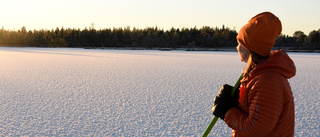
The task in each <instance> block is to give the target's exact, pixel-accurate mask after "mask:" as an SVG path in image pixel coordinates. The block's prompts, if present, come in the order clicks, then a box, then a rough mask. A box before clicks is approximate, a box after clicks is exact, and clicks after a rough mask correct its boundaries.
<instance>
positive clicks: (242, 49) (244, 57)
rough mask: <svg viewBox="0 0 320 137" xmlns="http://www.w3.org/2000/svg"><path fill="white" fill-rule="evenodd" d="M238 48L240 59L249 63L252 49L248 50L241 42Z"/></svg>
mask: <svg viewBox="0 0 320 137" xmlns="http://www.w3.org/2000/svg"><path fill="white" fill-rule="evenodd" d="M237 50H238V53H239V57H240V60H241V61H242V62H245V63H247V61H248V58H249V55H250V51H249V50H247V49H246V48H245V47H243V46H242V45H241V44H238V46H237Z"/></svg>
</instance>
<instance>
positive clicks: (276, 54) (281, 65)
mask: <svg viewBox="0 0 320 137" xmlns="http://www.w3.org/2000/svg"><path fill="white" fill-rule="evenodd" d="M267 71H268V72H270V71H271V72H278V73H280V74H282V75H283V76H284V77H286V78H287V79H290V78H292V77H293V76H295V75H296V66H295V65H294V62H293V61H292V60H291V58H290V57H289V56H288V54H287V53H286V51H284V50H283V49H280V50H276V51H272V52H271V53H270V56H269V58H268V59H267V60H266V61H265V62H263V63H262V64H260V65H258V66H257V67H256V68H254V69H253V70H252V71H251V74H250V75H249V77H255V76H256V75H259V74H261V73H263V72H267Z"/></svg>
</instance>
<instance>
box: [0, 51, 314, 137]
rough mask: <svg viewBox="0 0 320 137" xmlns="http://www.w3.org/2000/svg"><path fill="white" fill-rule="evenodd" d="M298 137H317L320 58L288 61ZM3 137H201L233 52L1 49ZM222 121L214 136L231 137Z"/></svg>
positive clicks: (234, 73)
mask: <svg viewBox="0 0 320 137" xmlns="http://www.w3.org/2000/svg"><path fill="white" fill-rule="evenodd" d="M289 55H290V57H292V59H293V60H294V62H295V63H296V67H297V75H296V76H295V77H294V78H292V79H290V81H289V82H290V83H291V86H292V90H293V93H294V97H295V109H296V126H295V136H297V137H300V136H301V137H306V136H320V127H319V119H320V117H319V113H320V110H319V108H320V104H319V101H318V100H319V97H320V95H319V92H320V90H319V89H320V86H319V78H320V74H319V72H320V63H319V62H320V54H315V53H313V54H312V53H290V54H289ZM0 64H1V65H0V76H1V77H0V110H1V111H0V136H201V135H202V133H203V132H204V131H205V129H206V128H207V126H208V125H209V123H210V121H211V120H212V118H213V115H212V114H211V107H212V104H213V98H214V96H215V95H216V94H217V93H218V90H219V89H220V86H222V85H223V84H225V83H227V84H231V85H233V84H234V83H235V81H236V80H237V78H238V76H239V74H240V73H241V69H242V68H243V67H244V66H245V64H244V63H241V62H240V61H239V58H238V53H236V52H185V51H148V50H141V51H134V50H128V51H126V50H84V49H64V48H3V47H2V48H0ZM230 134H231V129H230V128H229V127H228V126H227V125H226V124H225V123H224V122H223V121H222V120H218V122H217V123H216V125H215V126H214V127H213V130H212V131H211V132H210V134H209V136H218V137H219V136H230Z"/></svg>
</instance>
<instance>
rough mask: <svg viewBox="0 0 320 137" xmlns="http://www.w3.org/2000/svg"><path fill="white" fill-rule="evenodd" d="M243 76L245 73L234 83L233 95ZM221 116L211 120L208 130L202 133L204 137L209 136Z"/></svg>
mask: <svg viewBox="0 0 320 137" xmlns="http://www.w3.org/2000/svg"><path fill="white" fill-rule="evenodd" d="M242 78H243V73H242V74H241V75H240V77H239V78H238V80H237V82H236V84H234V86H233V88H232V91H231V96H233V95H234V93H235V91H236V89H237V87H238V86H239V85H240V80H241V79H242ZM218 119H219V118H218V117H216V116H215V117H214V118H213V119H212V121H211V123H210V124H209V126H208V127H207V129H206V131H205V132H204V133H203V134H202V137H207V136H208V135H209V133H210V131H211V129H212V128H213V126H214V125H215V124H216V122H217V120H218Z"/></svg>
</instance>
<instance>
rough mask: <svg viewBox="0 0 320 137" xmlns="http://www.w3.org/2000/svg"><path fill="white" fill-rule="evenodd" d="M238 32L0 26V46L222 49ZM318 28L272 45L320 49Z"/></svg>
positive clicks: (231, 44) (232, 44) (231, 43)
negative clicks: (14, 28)
mask: <svg viewBox="0 0 320 137" xmlns="http://www.w3.org/2000/svg"><path fill="white" fill-rule="evenodd" d="M236 36H237V32H236V31H235V30H231V29H229V28H228V27H225V26H222V27H221V28H218V27H215V28H213V27H208V26H204V27H202V28H196V27H194V28H182V29H179V28H178V29H176V28H171V29H170V30H163V29H159V28H158V27H148V28H145V29H137V28H133V29H131V28H130V27H129V26H128V27H124V28H113V29H99V30H96V29H95V28H94V27H93V26H92V27H89V29H88V28H85V29H83V30H80V29H70V28H67V29H64V28H63V27H62V28H58V27H57V28H56V29H52V30H44V29H42V30H33V31H31V30H29V31H27V29H26V27H22V28H21V29H19V30H17V31H16V30H14V31H12V30H6V29H4V28H3V27H2V28H1V29H0V45H1V46H15V47H17V46H21V47H23V46H28V47H82V48H98V47H133V48H147V49H152V48H170V49H175V48H225V47H235V46H236V45H237V40H236ZM319 39H320V29H319V30H317V31H316V30H314V31H312V32H310V33H309V35H305V34H304V33H303V32H301V31H296V32H295V33H294V34H293V36H286V35H279V36H278V38H277V40H276V44H275V47H279V48H284V47H286V48H290V49H298V50H301V49H302V50H319V49H320V40H319Z"/></svg>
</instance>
